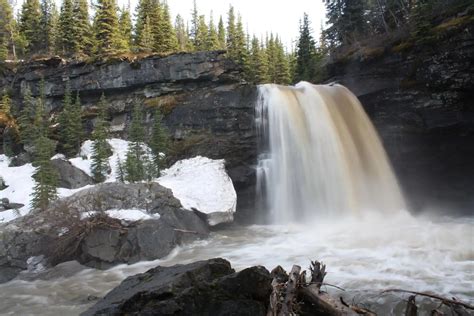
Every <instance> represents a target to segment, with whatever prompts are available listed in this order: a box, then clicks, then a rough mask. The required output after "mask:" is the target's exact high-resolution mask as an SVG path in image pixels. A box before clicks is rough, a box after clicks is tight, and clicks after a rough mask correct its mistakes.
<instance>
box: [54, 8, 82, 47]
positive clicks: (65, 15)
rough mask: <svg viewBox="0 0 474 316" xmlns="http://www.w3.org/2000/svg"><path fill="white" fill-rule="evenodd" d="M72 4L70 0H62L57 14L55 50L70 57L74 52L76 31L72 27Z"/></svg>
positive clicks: (73, 22) (73, 19)
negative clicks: (57, 25)
mask: <svg viewBox="0 0 474 316" xmlns="http://www.w3.org/2000/svg"><path fill="white" fill-rule="evenodd" d="M74 24H75V18H74V4H73V1H72V0H63V3H62V5H61V11H60V14H59V32H58V34H59V35H58V38H57V41H56V42H57V44H56V45H57V48H58V51H60V52H62V54H65V55H70V54H73V53H74V51H75V50H76V45H77V43H76V32H75V31H76V29H75V27H74Z"/></svg>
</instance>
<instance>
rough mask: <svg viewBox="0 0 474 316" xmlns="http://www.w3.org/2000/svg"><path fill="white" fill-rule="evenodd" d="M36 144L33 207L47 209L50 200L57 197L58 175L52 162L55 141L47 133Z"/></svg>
mask: <svg viewBox="0 0 474 316" xmlns="http://www.w3.org/2000/svg"><path fill="white" fill-rule="evenodd" d="M36 144H37V145H36V148H37V150H36V154H35V159H34V161H33V165H34V166H35V173H34V174H33V179H34V180H35V186H34V189H33V190H34V191H33V193H32V198H33V199H32V207H33V208H35V209H40V210H45V209H46V208H47V207H48V205H49V204H50V202H51V201H53V200H54V199H56V198H57V193H56V186H57V183H58V175H57V172H56V170H55V169H54V167H53V165H52V164H51V157H52V156H53V155H54V143H53V141H51V140H50V139H48V138H47V137H46V136H45V135H40V136H39V137H38V138H37V140H36Z"/></svg>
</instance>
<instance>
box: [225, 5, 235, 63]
mask: <svg viewBox="0 0 474 316" xmlns="http://www.w3.org/2000/svg"><path fill="white" fill-rule="evenodd" d="M235 36H236V26H235V12H234V7H233V6H230V7H229V12H228V13H227V40H226V43H227V52H228V54H229V57H231V58H233V57H234V54H235V53H234V52H235V51H236V39H235Z"/></svg>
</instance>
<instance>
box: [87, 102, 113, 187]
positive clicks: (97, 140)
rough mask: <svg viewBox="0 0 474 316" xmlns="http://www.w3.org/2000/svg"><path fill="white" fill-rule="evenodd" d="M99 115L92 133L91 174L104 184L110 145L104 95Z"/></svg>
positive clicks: (96, 180)
mask: <svg viewBox="0 0 474 316" xmlns="http://www.w3.org/2000/svg"><path fill="white" fill-rule="evenodd" d="M98 107H99V115H98V116H97V119H96V122H95V126H94V131H93V132H92V138H93V142H92V156H91V159H92V163H91V172H92V176H93V178H94V181H95V182H97V183H98V182H103V181H104V180H105V178H106V175H107V171H108V170H109V162H108V157H109V156H110V155H109V150H108V148H109V145H108V143H107V137H108V124H107V121H106V117H107V100H106V98H105V95H104V94H102V96H101V98H100V100H99V105H98Z"/></svg>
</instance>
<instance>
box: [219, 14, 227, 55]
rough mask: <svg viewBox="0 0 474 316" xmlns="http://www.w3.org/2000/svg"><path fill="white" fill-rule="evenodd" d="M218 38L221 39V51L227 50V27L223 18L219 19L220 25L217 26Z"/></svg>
mask: <svg viewBox="0 0 474 316" xmlns="http://www.w3.org/2000/svg"><path fill="white" fill-rule="evenodd" d="M217 38H218V39H219V49H226V42H225V27H224V21H223V20H222V16H221V17H220V18H219V24H218V26H217Z"/></svg>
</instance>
